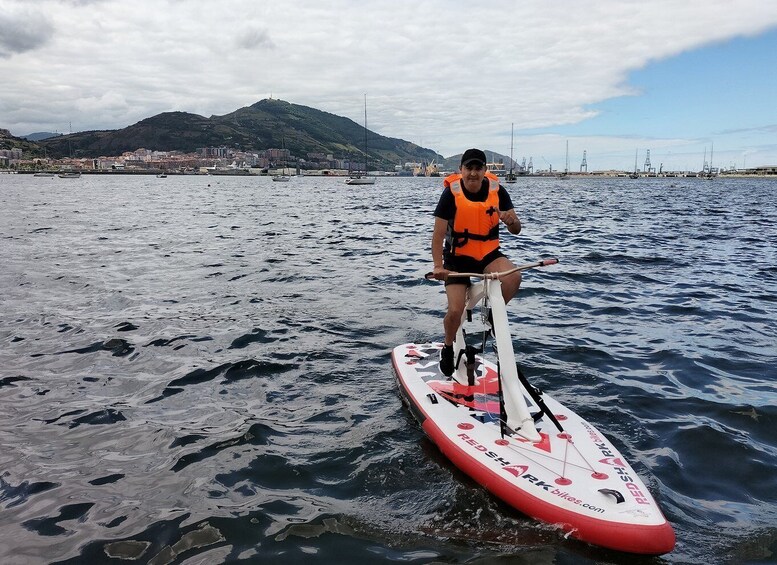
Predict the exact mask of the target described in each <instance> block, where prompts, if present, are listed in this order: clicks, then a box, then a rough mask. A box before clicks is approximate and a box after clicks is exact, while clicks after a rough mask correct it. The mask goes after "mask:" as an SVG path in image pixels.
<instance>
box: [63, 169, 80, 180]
mask: <svg viewBox="0 0 777 565" xmlns="http://www.w3.org/2000/svg"><path fill="white" fill-rule="evenodd" d="M59 178H61V179H78V178H81V173H80V172H77V171H76V172H69V173H59Z"/></svg>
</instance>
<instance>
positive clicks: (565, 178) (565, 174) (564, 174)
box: [558, 139, 569, 180]
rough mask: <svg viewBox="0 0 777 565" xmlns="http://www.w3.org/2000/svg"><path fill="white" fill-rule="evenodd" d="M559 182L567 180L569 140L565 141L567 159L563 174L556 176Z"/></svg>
mask: <svg viewBox="0 0 777 565" xmlns="http://www.w3.org/2000/svg"><path fill="white" fill-rule="evenodd" d="M558 178H559V179H561V180H567V179H568V178H569V140H568V139H567V158H566V163H565V165H564V172H563V173H561V174H560V175H559V176H558Z"/></svg>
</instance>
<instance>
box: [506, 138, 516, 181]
mask: <svg viewBox="0 0 777 565" xmlns="http://www.w3.org/2000/svg"><path fill="white" fill-rule="evenodd" d="M514 125H515V124H510V172H509V173H507V175H505V182H509V183H513V182H515V179H516V176H515V173H514V172H513V165H514V163H515V161H513V126H514Z"/></svg>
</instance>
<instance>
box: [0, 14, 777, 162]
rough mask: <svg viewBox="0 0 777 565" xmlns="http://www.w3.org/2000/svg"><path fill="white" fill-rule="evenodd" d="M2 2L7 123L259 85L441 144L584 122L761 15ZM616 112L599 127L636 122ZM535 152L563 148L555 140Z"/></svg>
mask: <svg viewBox="0 0 777 565" xmlns="http://www.w3.org/2000/svg"><path fill="white" fill-rule="evenodd" d="M3 1H4V0H0V3H2V2H3ZM5 1H6V2H7V1H8V0H5ZM11 5H12V6H16V10H13V9H11V10H0V14H5V15H3V16H0V17H3V18H5V19H4V20H3V22H2V25H0V30H1V31H0V57H5V58H4V59H0V75H2V76H3V77H12V78H11V79H10V80H0V109H2V114H0V116H1V119H2V120H3V122H4V123H2V124H0V127H8V128H9V129H11V131H15V132H16V131H18V132H20V133H27V132H29V131H35V130H39V129H49V128H50V129H55V128H56V127H57V126H59V128H60V130H61V129H62V126H61V121H62V120H63V116H66V117H65V118H64V120H65V125H67V122H68V121H71V120H72V122H73V129H74V130H76V131H78V130H84V129H106V128H119V127H125V126H127V125H129V124H132V123H134V122H136V121H138V120H140V119H143V118H145V117H148V116H151V115H154V114H155V113H159V112H161V111H167V110H181V111H187V112H193V113H197V114H201V115H205V116H210V115H213V114H224V113H228V112H231V111H233V110H235V109H237V108H240V107H242V106H247V105H250V104H252V103H254V102H256V101H257V100H260V99H262V98H266V97H268V96H270V95H272V96H274V97H276V98H281V99H284V100H288V101H290V102H293V103H297V104H303V105H307V106H312V107H315V108H319V109H321V110H324V111H327V112H331V113H334V114H338V115H341V116H346V117H349V118H351V119H353V120H354V121H356V122H358V123H361V122H362V121H363V112H364V108H363V100H364V94H365V93H366V94H367V103H368V125H369V127H370V129H373V130H375V131H377V132H378V133H380V134H382V135H386V136H389V137H399V138H403V139H407V140H409V141H412V142H415V143H418V144H420V145H423V146H426V147H430V148H432V149H435V150H437V151H439V152H441V153H443V154H444V155H451V154H454V153H457V152H460V151H461V149H462V148H465V147H468V146H471V145H474V144H477V145H482V146H485V147H489V148H494V149H496V150H498V149H499V148H500V147H501V148H503V152H509V143H510V124H511V123H515V129H516V133H518V132H522V133H526V132H529V133H531V132H533V131H537V130H543V129H545V130H547V129H549V128H556V129H558V128H563V127H566V126H570V125H573V124H580V123H583V122H586V121H590V120H592V119H593V118H594V117H595V116H596V115H597V112H598V111H599V108H601V104H602V103H603V102H605V101H608V100H613V99H617V98H622V97H637V96H641V95H642V93H641V92H640V90H639V89H638V88H636V87H635V85H633V84H631V83H630V76H631V74H632V73H634V71H637V70H639V69H643V68H645V67H646V66H648V65H655V64H656V63H657V62H660V61H663V60H667V59H670V58H672V57H675V56H677V55H678V54H681V53H683V52H686V51H689V50H695V49H699V48H703V47H704V46H709V45H712V44H715V43H718V42H725V41H727V40H729V39H731V38H734V37H744V36H753V35H756V34H759V33H763V32H764V31H765V30H769V29H774V27H775V26H777V8H776V7H775V6H774V3H770V2H763V1H762V0H686V1H684V2H677V1H676V0H652V1H651V2H648V3H645V2H639V1H623V0H618V1H614V0H576V1H574V2H573V1H559V2H546V1H543V0H525V1H522V2H516V1H513V0H496V1H495V2H492V3H490V4H488V6H487V7H486V8H483V9H482V11H481V13H478V14H473V12H472V9H471V3H469V2H465V1H464V0H413V1H412V2H411V1H410V0H374V1H370V2H363V1H361V0H330V1H329V2H326V3H323V2H317V1H313V0H292V1H290V2H286V3H277V2H275V3H271V2H255V1H253V0H230V1H229V2H226V3H223V4H220V5H218V7H216V5H215V4H213V2H212V1H210V0H187V1H186V2H183V1H181V0H153V1H152V0H134V1H133V2H126V1H120V0H93V1H88V0H40V2H36V3H35V5H36V6H38V10H39V11H40V13H43V14H45V17H43V18H40V17H34V16H33V13H32V12H31V11H30V10H29V9H28V8H26V6H29V5H32V4H31V3H29V2H11ZM9 14H10V15H9ZM732 14H736V17H732ZM8 18H13V21H14V22H16V24H19V23H23V24H24V25H16V24H14V25H6V23H5V22H6V21H8ZM51 22H54V23H55V24H52V23H51ZM54 25H55V26H56V29H55V28H54ZM36 26H37V27H36ZM9 30H26V31H24V32H23V33H21V34H19V32H18V31H14V33H17V35H11V31H9ZM11 55H13V56H11ZM764 68H766V67H764ZM766 74H768V73H765V74H764V75H763V76H766ZM47 114H48V116H49V117H48V120H49V122H51V123H52V125H50V126H47V124H46V123H45V121H46V118H45V116H46V115H47ZM700 121H703V120H700ZM747 125H748V124H742V127H747ZM710 127H713V126H712V125H711V126H710ZM727 127H728V126H727ZM623 128H624V129H623V130H622V131H620V132H612V133H613V135H611V136H610V138H611V140H612V141H613V143H618V142H619V140H620V139H622V137H621V136H620V135H619V134H623V133H630V132H634V133H636V134H637V135H638V132H639V130H638V128H637V127H636V126H634V125H632V123H625V122H624V126H623ZM711 134H712V132H706V133H705V134H700V133H696V132H688V133H687V134H686V133H685V132H681V133H680V134H676V133H675V134H674V135H687V136H688V137H689V138H694V137H695V138H700V137H702V135H708V136H709V135H711ZM553 141H554V142H558V140H556V139H554V140H553ZM592 144H593V141H592ZM628 145H630V146H631V147H630V148H628V149H627V150H625V152H626V153H631V159H632V161H633V151H634V149H633V144H632V143H629V144H628ZM717 145H718V143H717V142H716V147H717ZM539 150H542V151H543V153H541V154H543V155H545V157H546V158H547V159H548V160H551V159H552V160H553V162H554V163H557V162H559V161H560V160H561V161H563V153H564V147H563V143H561V144H559V149H556V155H555V156H551V155H549V154H546V153H545V147H544V146H542V147H541V148H540V149H538V150H537V153H535V155H536V154H539ZM559 150H560V151H559ZM592 151H593V149H592ZM559 152H560V157H559ZM590 159H591V156H590V153H589V160H590ZM627 159H628V157H627ZM632 165H633V162H632Z"/></svg>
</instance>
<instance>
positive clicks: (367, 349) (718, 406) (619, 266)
mask: <svg viewBox="0 0 777 565" xmlns="http://www.w3.org/2000/svg"><path fill="white" fill-rule="evenodd" d="M440 180H441V179H413V178H406V179H403V178H396V179H389V178H386V179H379V180H378V182H377V183H376V185H375V186H372V187H358V188H357V187H348V186H346V185H344V184H343V182H342V180H341V179H333V178H297V179H293V180H292V181H291V182H290V183H287V184H286V183H284V184H283V185H280V183H272V182H271V181H270V179H269V178H245V177H235V178H230V177H172V176H171V177H169V178H167V179H157V178H155V177H124V176H108V177H95V176H84V177H82V178H81V179H73V180H70V179H67V180H66V179H58V178H56V179H46V178H34V177H32V176H27V175H0V283H1V286H0V288H2V294H1V295H0V562H2V563H4V564H12V563H53V562H67V563H83V562H88V563H103V562H104V563H129V562H143V563H184V562H185V563H238V562H246V563H251V562H255V563H285V564H288V563H301V562H318V563H368V562H369V563H379V562H399V563H429V562H434V561H438V562H448V563H452V562H456V563H475V562H493V560H495V559H496V558H499V557H501V558H502V559H504V561H500V562H509V563H594V562H596V563H635V562H638V563H742V562H749V563H769V562H771V563H774V562H775V560H777V473H775V466H777V433H775V429H777V385H775V378H776V377H777V330H776V329H775V327H776V326H775V321H774V320H775V319H777V251H775V242H777V204H776V202H777V182H775V181H758V180H741V179H740V180H737V179H731V180H724V179H717V180H715V181H712V182H709V181H702V180H697V179H645V180H639V181H630V180H628V179H612V180H606V179H587V180H568V181H563V182H562V181H557V180H542V179H521V180H519V182H518V183H517V184H514V185H509V186H508V189H509V191H510V192H511V194H512V197H513V201H514V203H515V204H516V209H517V210H518V211H519V214H520V216H521V218H522V220H523V223H524V226H525V227H524V232H523V233H522V234H521V235H520V236H519V237H517V238H514V237H510V236H509V235H504V234H503V237H510V239H506V240H505V243H504V248H505V249H506V251H507V253H508V254H509V255H510V257H511V258H512V259H513V260H514V261H515V262H517V263H524V262H529V261H533V260H535V259H538V258H542V257H549V256H556V257H558V258H559V259H560V261H561V262H560V263H559V264H558V265H556V266H552V267H547V268H545V269H542V270H534V271H530V272H527V273H526V275H525V278H524V285H523V288H522V290H521V292H520V294H519V298H518V299H516V301H514V302H513V303H511V304H510V306H509V310H510V312H509V314H510V317H511V324H512V329H513V332H514V337H515V342H516V346H517V350H518V352H519V353H518V356H519V360H520V362H521V363H522V365H523V367H524V369H525V372H526V373H527V375H528V376H529V378H532V379H533V380H534V382H535V383H536V384H537V385H539V386H540V387H541V388H543V389H544V390H546V391H547V392H548V393H551V394H552V395H553V396H554V397H555V398H556V399H557V400H560V401H561V402H563V403H565V404H567V405H568V406H570V407H571V408H573V409H574V410H576V411H577V412H578V413H580V414H581V415H582V416H583V417H584V418H586V419H588V420H589V421H591V422H592V423H594V425H596V426H597V427H598V428H599V429H600V430H602V431H603V432H605V433H606V434H607V435H608V436H609V437H610V438H611V439H612V440H613V442H614V443H615V444H616V445H617V446H618V447H619V449H620V450H621V451H622V452H623V454H624V455H625V456H626V457H627V458H628V459H629V460H630V462H631V463H632V465H633V466H634V467H635V469H636V470H637V471H638V473H639V474H640V475H641V476H642V478H643V479H644V481H645V483H646V484H647V485H648V487H649V488H650V490H651V492H652V493H653V494H654V495H655V497H656V498H657V499H658V500H659V503H660V504H661V506H662V508H663V510H664V512H665V514H666V516H667V518H668V519H669V521H670V522H671V523H672V525H673V526H674V528H675V530H676V532H677V547H676V549H675V550H674V551H673V552H672V553H670V554H668V555H666V556H663V557H660V558H634V557H633V556H629V555H625V554H620V553H617V552H612V551H607V550H603V549H598V548H594V547H591V546H587V545H585V544H583V543H580V542H577V541H574V540H571V539H566V538H565V537H564V536H563V535H562V534H561V533H559V532H558V531H557V530H555V529H554V528H552V527H550V526H547V525H543V524H540V523H538V522H535V521H533V520H531V519H528V518H526V517H524V516H523V515H521V514H520V513H519V512H517V511H515V510H513V509H511V508H510V507H507V506H506V505H504V504H502V503H500V502H498V501H497V500H496V499H495V498H494V497H492V496H491V495H489V494H488V493H487V492H485V491H484V490H483V489H482V488H480V487H479V486H478V485H476V484H475V483H474V482H472V481H471V480H470V479H468V478H467V477H466V476H464V475H462V474H461V473H460V472H459V471H457V470H456V469H455V468H454V467H453V466H452V465H451V464H450V463H448V462H447V460H445V459H444V458H443V457H442V456H441V455H440V454H439V452H438V451H437V450H436V448H435V447H434V446H433V445H432V444H431V443H430V442H429V441H428V440H427V439H425V436H424V434H423V433H422V431H421V430H420V428H419V426H418V425H417V424H416V423H415V421H414V420H413V419H412V416H411V415H410V413H409V412H408V410H407V409H406V408H405V407H404V406H403V404H402V401H401V398H400V396H399V394H398V390H397V387H396V384H395V381H394V377H393V373H392V368H391V362H390V351H391V349H392V348H393V347H394V346H395V345H398V344H400V343H405V342H408V341H422V340H423V341H426V340H438V339H440V333H441V312H442V310H443V308H444V305H445V299H444V295H443V291H442V288H441V287H440V286H439V284H436V283H429V282H425V281H424V280H423V278H422V275H423V274H424V273H425V272H426V271H428V270H430V269H431V261H430V257H429V240H430V237H431V227H432V218H431V212H432V210H433V208H434V205H435V203H436V201H437V198H438V196H439V192H440V191H439V188H438V185H439V183H440ZM130 560H131V561H130Z"/></svg>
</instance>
